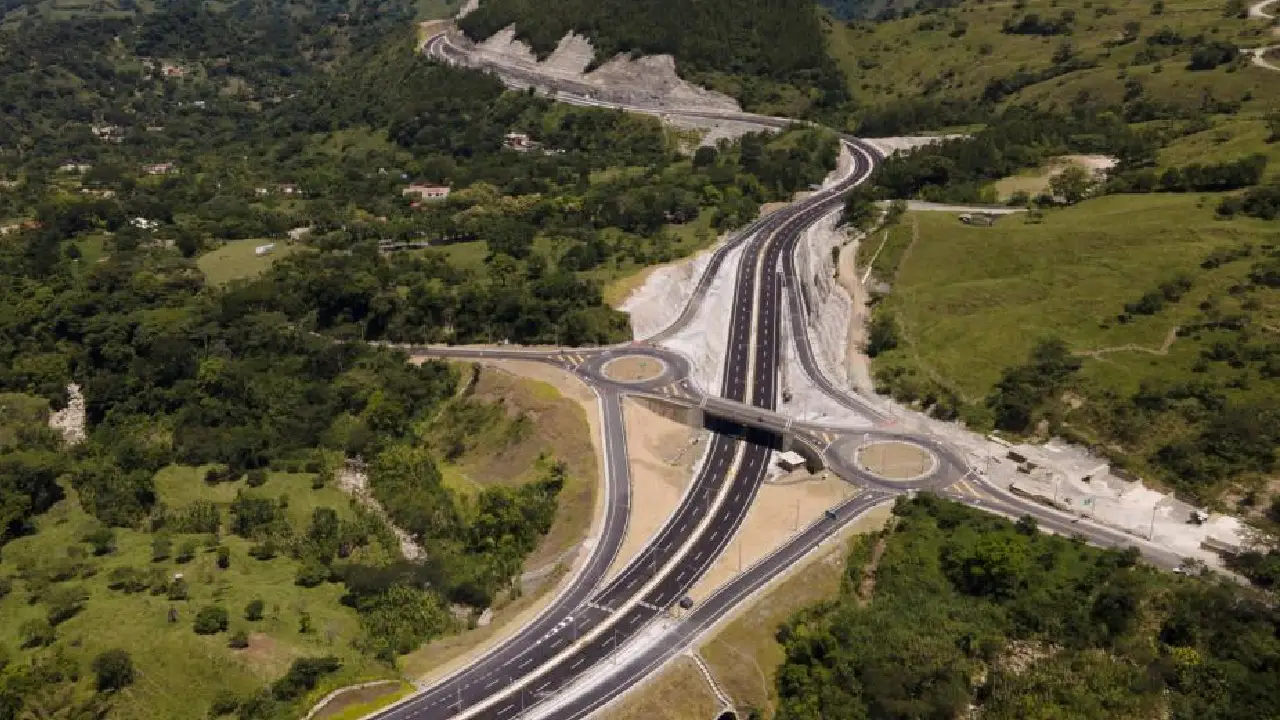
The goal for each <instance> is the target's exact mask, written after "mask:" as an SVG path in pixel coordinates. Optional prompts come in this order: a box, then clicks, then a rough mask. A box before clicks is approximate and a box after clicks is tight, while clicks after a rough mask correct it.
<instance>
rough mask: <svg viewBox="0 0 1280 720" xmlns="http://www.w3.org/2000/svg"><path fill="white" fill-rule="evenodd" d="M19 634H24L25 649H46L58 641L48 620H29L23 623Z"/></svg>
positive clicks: (23, 643)
mask: <svg viewBox="0 0 1280 720" xmlns="http://www.w3.org/2000/svg"><path fill="white" fill-rule="evenodd" d="M19 632H20V633H21V634H22V647H24V648H34V647H45V646H47V645H52V644H53V641H54V640H55V639H57V634H56V633H55V632H54V629H53V625H50V624H49V622H48V621H47V620H40V619H31V620H28V621H26V622H24V623H22V627H21V628H20V629H19Z"/></svg>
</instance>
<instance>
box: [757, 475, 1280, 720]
mask: <svg viewBox="0 0 1280 720" xmlns="http://www.w3.org/2000/svg"><path fill="white" fill-rule="evenodd" d="M894 512H895V515H896V522H895V523H894V524H893V525H892V526H891V528H890V529H889V530H887V531H885V533H884V539H883V541H884V547H883V553H882V554H881V555H880V556H879V558H878V562H877V564H876V565H875V569H874V589H873V590H872V591H871V592H870V593H869V594H868V592H867V584H866V583H865V582H864V581H863V580H864V568H865V567H866V566H867V564H868V562H869V561H870V559H871V557H872V555H873V553H874V548H875V544H876V539H875V538H867V540H866V542H863V543H861V544H860V545H858V547H857V548H856V549H855V550H854V551H853V552H852V553H851V554H850V556H849V560H848V564H847V568H846V577H845V582H844V584H843V587H842V588H841V591H840V596H839V598H838V599H836V600H834V601H828V602H825V603H821V604H818V605H815V606H813V607H811V608H809V609H808V610H805V611H802V612H800V613H798V614H797V615H795V616H794V617H793V618H792V619H791V620H790V621H789V622H787V623H786V624H784V625H783V626H782V627H781V628H780V629H779V631H778V638H779V639H780V641H781V642H782V644H783V645H784V647H785V650H786V661H785V663H784V664H783V665H782V666H781V668H779V670H778V672H777V675H776V682H777V692H778V695H779V696H780V705H779V709H778V712H777V713H776V715H774V717H777V718H780V719H796V720H799V719H805V720H810V719H812V720H818V719H819V718H822V719H824V720H829V719H830V718H868V717H956V716H960V715H963V714H966V713H972V712H980V713H981V715H982V717H989V718H1001V719H1003V718H1010V719H1011V720H1012V719H1014V718H1016V719H1018V720H1024V719H1025V718H1058V717H1091V718H1092V717H1097V718H1101V717H1106V718H1134V719H1135V720H1137V719H1139V718H1150V717H1170V718H1203V717H1213V718H1236V717H1265V716H1268V715H1274V714H1276V713H1277V712H1280V707H1278V706H1277V705H1276V703H1277V699H1278V698H1280V687H1277V686H1276V674H1275V667H1276V664H1277V662H1280V643H1277V640H1276V629H1277V627H1280V617H1277V614H1276V610H1275V608H1274V606H1273V604H1271V603H1269V602H1267V600H1266V599H1265V598H1262V597H1259V596H1257V595H1256V591H1252V590H1249V589H1246V588H1241V587H1239V586H1237V585H1235V584H1233V583H1231V582H1228V581H1225V580H1217V579H1214V578H1213V577H1211V576H1205V577H1180V576H1175V575H1171V574H1167V573H1162V572H1159V571H1156V570H1154V569H1151V568H1148V567H1145V566H1143V565H1142V564H1140V563H1139V562H1138V554H1137V551H1136V550H1133V551H1125V552H1120V551H1114V550H1098V549H1095V548H1092V547H1089V546H1086V545H1085V544H1084V543H1083V542H1079V541H1076V540H1073V539H1070V538H1064V537H1058V536H1055V535H1047V534H1041V533H1038V532H1037V531H1036V526H1035V522H1034V520H1031V519H1030V518H1027V519H1023V520H1020V521H1018V522H1017V523H1014V522H1010V521H1008V520H1005V519H1003V518H999V517H995V516H992V515H990V514H988V513H986V512H983V511H981V510H975V509H970V508H967V507H965V506H962V505H959V504H956V503H952V502H948V501H943V500H940V499H938V498H936V497H934V496H931V495H927V494H924V495H920V496H918V497H916V498H915V499H912V500H907V499H905V498H904V499H900V500H899V502H898V505H897V507H896V509H895V511H894ZM975 706H976V710H975V709H974V707H975Z"/></svg>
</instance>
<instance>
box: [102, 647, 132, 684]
mask: <svg viewBox="0 0 1280 720" xmlns="http://www.w3.org/2000/svg"><path fill="white" fill-rule="evenodd" d="M93 674H94V677H95V679H96V680H97V684H98V692H107V691H111V690H120V689H122V688H125V687H128V686H129V685H132V684H133V680H134V676H135V672H134V669H133V658H131V657H129V653H127V652H125V651H124V650H120V649H115V650H107V651H106V652H104V653H102V654H100V655H98V657H96V658H94V659H93Z"/></svg>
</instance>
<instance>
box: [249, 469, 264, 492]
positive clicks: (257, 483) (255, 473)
mask: <svg viewBox="0 0 1280 720" xmlns="http://www.w3.org/2000/svg"><path fill="white" fill-rule="evenodd" d="M245 482H246V483H247V484H248V485H249V487H253V488H256V487H262V486H263V485H266V484H267V471H266V470H250V471H249V475H248V477H247V478H246V479H245Z"/></svg>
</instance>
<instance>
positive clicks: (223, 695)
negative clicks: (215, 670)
mask: <svg viewBox="0 0 1280 720" xmlns="http://www.w3.org/2000/svg"><path fill="white" fill-rule="evenodd" d="M239 709H240V699H239V698H237V697H236V696H235V693H233V692H231V691H230V690H220V691H219V692H218V694H217V695H214V696H213V704H212V705H210V706H209V717H215V718H216V717H222V716H223V715H230V714H232V713H234V712H235V711H236V710H239Z"/></svg>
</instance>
